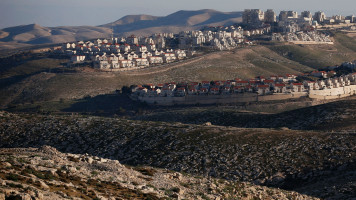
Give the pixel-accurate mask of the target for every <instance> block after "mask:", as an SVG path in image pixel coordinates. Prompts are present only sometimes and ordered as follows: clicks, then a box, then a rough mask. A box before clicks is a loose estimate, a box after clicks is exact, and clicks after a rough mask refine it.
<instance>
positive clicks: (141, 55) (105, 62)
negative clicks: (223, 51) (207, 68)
mask: <svg viewBox="0 0 356 200" xmlns="http://www.w3.org/2000/svg"><path fill="white" fill-rule="evenodd" d="M167 37H169V36H168V35H165V36H153V37H150V38H138V37H136V36H134V35H132V36H130V37H128V38H112V39H97V40H95V41H86V42H84V41H79V42H74V43H66V44H64V45H63V46H62V48H61V53H64V54H66V55H70V56H72V57H71V62H72V63H81V62H85V61H89V62H93V65H94V67H96V68H100V69H135V68H143V67H148V66H150V65H158V64H163V63H171V62H174V61H177V60H182V59H185V58H186V57H187V56H188V55H190V56H192V55H193V54H194V52H193V51H186V50H180V49H175V50H173V49H167V48H165V38H167ZM188 53H189V54H188ZM187 54H188V55H187Z"/></svg>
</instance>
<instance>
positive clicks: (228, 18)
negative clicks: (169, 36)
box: [102, 9, 242, 35]
mask: <svg viewBox="0 0 356 200" xmlns="http://www.w3.org/2000/svg"><path fill="white" fill-rule="evenodd" d="M241 16H242V12H219V11H216V10H211V9H205V10H197V11H184V10H182V11H178V12H175V13H173V14H170V15H168V16H165V17H155V16H149V15H131V16H126V17H123V18H121V19H120V20H118V21H115V22H113V23H109V24H105V25H102V27H108V28H110V27H113V28H114V30H115V33H126V32H129V33H136V34H138V35H141V34H140V30H141V29H144V30H145V32H146V34H149V33H154V32H156V31H157V30H165V31H166V32H167V31H168V32H176V28H175V27H181V29H182V30H192V29H199V28H200V27H201V26H214V25H231V24H234V23H237V22H241ZM150 29H153V30H155V31H150ZM170 30H172V31H170Z"/></svg>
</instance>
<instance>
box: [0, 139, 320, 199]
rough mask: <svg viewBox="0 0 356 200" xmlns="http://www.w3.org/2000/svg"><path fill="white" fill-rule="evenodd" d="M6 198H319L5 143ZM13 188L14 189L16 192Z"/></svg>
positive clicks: (0, 175)
mask: <svg viewBox="0 0 356 200" xmlns="http://www.w3.org/2000/svg"><path fill="white" fill-rule="evenodd" d="M0 153H1V155H0V161H1V162H2V163H1V164H0V169H1V172H0V183H1V185H0V198H1V197H2V198H3V199H4V196H5V195H6V196H5V197H6V199H13V198H17V199H18V198H21V197H22V199H24V198H31V197H32V198H33V199H72V198H75V199H105V198H116V199H151V200H152V199H154V200H158V199H168V198H169V199H183V198H184V199H197V198H199V197H200V198H202V199H222V198H224V199H225V198H230V199H232V198H238V199H251V198H256V197H257V198H261V199H290V198H298V199H317V198H313V197H311V196H307V195H301V194H299V193H297V192H290V191H285V190H281V189H274V188H267V187H261V186H256V185H252V184H250V183H246V182H234V181H226V180H222V179H213V178H207V177H193V176H190V175H188V174H181V173H178V172H174V171H170V170H164V169H157V168H156V169H155V168H151V167H144V166H140V167H130V166H127V165H125V166H124V165H122V164H120V163H119V162H118V161H117V160H110V159H104V158H100V157H95V156H90V155H80V154H69V153H67V154H64V153H61V152H59V151H57V150H56V149H55V148H52V147H49V146H43V147H41V148H39V149H34V148H28V149H0ZM10 192H12V193H10Z"/></svg>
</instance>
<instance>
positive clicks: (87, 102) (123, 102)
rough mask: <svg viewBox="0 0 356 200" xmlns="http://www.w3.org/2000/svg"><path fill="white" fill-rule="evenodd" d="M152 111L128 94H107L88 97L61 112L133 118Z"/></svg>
mask: <svg viewBox="0 0 356 200" xmlns="http://www.w3.org/2000/svg"><path fill="white" fill-rule="evenodd" d="M151 109H152V108H151V107H149V106H148V105H147V104H144V103H140V102H136V101H133V100H131V99H130V98H129V97H128V96H127V95H126V94H105V95H98V96H95V97H90V96H87V97H85V98H83V99H81V100H78V102H77V103H74V104H72V105H71V106H70V107H69V108H66V109H63V110H61V111H62V112H77V113H82V114H87V115H96V116H114V115H119V116H133V115H140V114H144V113H145V112H147V111H148V110H151Z"/></svg>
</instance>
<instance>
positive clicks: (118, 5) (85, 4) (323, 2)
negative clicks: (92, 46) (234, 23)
mask: <svg viewBox="0 0 356 200" xmlns="http://www.w3.org/2000/svg"><path fill="white" fill-rule="evenodd" d="M246 8H259V9H262V10H266V9H274V10H275V11H276V12H277V14H278V13H279V11H281V10H294V11H298V12H299V13H300V12H301V11H304V10H309V11H312V12H315V11H318V10H322V11H324V12H325V13H326V15H327V16H332V15H336V14H341V15H351V14H353V15H356V1H355V0H337V1H336V0H100V1H99V0H0V29H2V28H6V27H11V26H17V25H25V24H33V23H36V24H39V25H41V26H47V27H54V26H79V25H101V24H106V23H110V22H113V21H116V20H118V19H120V18H121V17H123V16H125V15H136V14H148V15H154V16H165V15H168V14H171V13H173V12H176V11H179V10H200V9H215V10H218V11H224V12H231V11H243V10H244V9H246Z"/></svg>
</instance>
